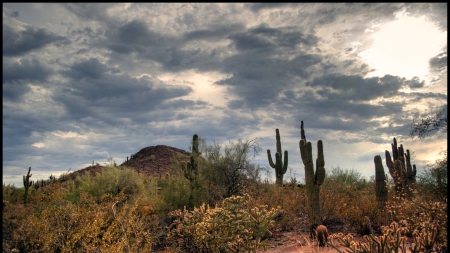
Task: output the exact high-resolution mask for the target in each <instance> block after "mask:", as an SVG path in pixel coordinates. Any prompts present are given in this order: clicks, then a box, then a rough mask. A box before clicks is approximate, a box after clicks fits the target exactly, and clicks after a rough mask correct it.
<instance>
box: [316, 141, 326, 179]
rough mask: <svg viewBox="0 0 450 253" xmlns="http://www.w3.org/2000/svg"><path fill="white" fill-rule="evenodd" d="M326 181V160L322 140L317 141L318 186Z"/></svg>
mask: <svg viewBox="0 0 450 253" xmlns="http://www.w3.org/2000/svg"><path fill="white" fill-rule="evenodd" d="M324 180H325V159H324V156H323V143H322V140H319V141H317V158H316V184H317V185H321V184H322V183H323V181H324Z"/></svg>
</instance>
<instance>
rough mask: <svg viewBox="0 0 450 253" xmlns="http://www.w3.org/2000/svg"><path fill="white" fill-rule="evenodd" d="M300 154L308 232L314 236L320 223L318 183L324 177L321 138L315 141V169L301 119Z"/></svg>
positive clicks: (310, 147)
mask: <svg viewBox="0 0 450 253" xmlns="http://www.w3.org/2000/svg"><path fill="white" fill-rule="evenodd" d="M300 135H301V140H300V144H299V145H300V155H301V157H302V161H303V164H304V165H305V183H306V194H307V197H308V214H309V220H310V233H311V236H312V237H314V236H315V232H314V229H315V228H316V227H317V226H318V225H320V224H321V223H322V214H321V211H320V201H319V192H320V185H321V184H322V183H323V181H324V179H325V167H324V166H325V159H324V156H323V144H322V140H319V141H317V152H318V153H317V159H316V169H315V170H314V165H313V158H312V145H311V142H306V137H305V130H304V129H303V121H302V122H301V125H300Z"/></svg>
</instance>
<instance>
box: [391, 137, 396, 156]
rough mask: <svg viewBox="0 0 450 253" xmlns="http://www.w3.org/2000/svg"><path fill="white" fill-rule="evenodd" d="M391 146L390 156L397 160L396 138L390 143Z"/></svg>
mask: <svg viewBox="0 0 450 253" xmlns="http://www.w3.org/2000/svg"><path fill="white" fill-rule="evenodd" d="M391 147H392V156H393V158H394V160H397V157H398V149H397V139H395V138H394V142H393V143H391Z"/></svg>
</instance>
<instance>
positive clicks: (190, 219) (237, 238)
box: [168, 194, 280, 252]
mask: <svg viewBox="0 0 450 253" xmlns="http://www.w3.org/2000/svg"><path fill="white" fill-rule="evenodd" d="M249 200H250V196H249V195H247V194H246V195H244V196H232V197H230V198H227V199H224V201H223V202H222V204H221V207H219V206H216V207H215V208H210V207H209V205H206V204H203V205H201V206H200V207H198V208H194V210H193V211H188V210H186V209H184V210H183V211H181V210H176V211H174V212H172V213H171V215H172V216H173V217H174V218H175V220H174V222H173V223H172V224H171V225H170V233H169V237H168V239H169V240H170V241H171V242H172V243H173V246H172V251H182V252H241V251H253V252H256V249H258V248H266V247H267V243H266V241H262V238H263V236H264V235H265V234H266V233H270V228H271V227H272V226H273V223H274V222H273V219H274V217H275V216H277V215H278V212H279V211H280V209H275V208H272V209H270V210H269V209H268V208H267V206H259V207H253V208H251V207H250V206H249V205H248V202H249Z"/></svg>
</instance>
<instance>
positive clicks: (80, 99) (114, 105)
mask: <svg viewBox="0 0 450 253" xmlns="http://www.w3.org/2000/svg"><path fill="white" fill-rule="evenodd" d="M106 70H107V68H106V66H105V65H104V64H102V63H100V62H99V61H98V59H92V58H91V59H89V60H88V61H84V62H79V63H75V64H74V65H73V66H71V67H70V69H69V70H66V71H63V72H62V73H63V74H65V75H66V76H67V77H69V78H71V80H72V81H70V82H68V83H65V84H64V86H62V87H60V88H58V89H57V91H56V92H55V93H54V95H53V99H54V100H55V101H58V102H60V103H62V104H63V105H64V106H65V108H66V110H67V112H68V114H69V117H73V118H75V119H82V118H88V117H92V118H97V119H100V120H103V121H108V122H109V121H110V120H109V117H111V116H112V115H114V116H115V117H124V118H132V117H131V116H130V115H132V114H137V113H145V112H149V111H151V110H156V109H158V108H159V107H160V106H161V105H162V104H164V103H169V104H165V106H169V105H170V107H172V108H174V110H176V108H185V106H187V105H186V103H190V105H191V106H194V105H198V106H203V104H202V103H191V102H189V101H185V102H184V103H183V102H181V101H178V102H166V100H168V99H173V98H178V97H182V96H185V95H188V94H189V93H190V92H192V89H191V88H190V87H181V86H174V85H170V84H167V83H163V82H161V81H159V80H156V79H153V78H150V77H148V76H143V77H141V78H132V77H130V76H128V75H127V74H121V75H114V74H110V73H107V72H106ZM167 113H171V112H167Z"/></svg>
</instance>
